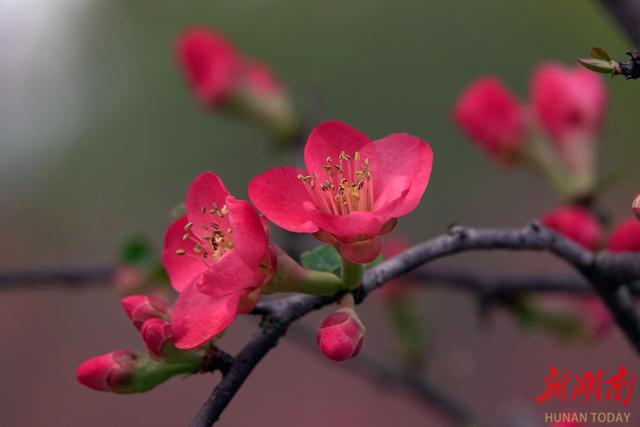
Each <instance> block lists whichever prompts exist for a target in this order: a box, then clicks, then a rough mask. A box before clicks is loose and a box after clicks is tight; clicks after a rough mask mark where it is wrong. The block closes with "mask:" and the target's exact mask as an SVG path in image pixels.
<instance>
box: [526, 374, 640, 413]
mask: <svg viewBox="0 0 640 427" xmlns="http://www.w3.org/2000/svg"><path fill="white" fill-rule="evenodd" d="M572 376H573V378H575V381H574V382H573V389H572V392H571V393H569V390H571V388H570V387H571V386H570V383H571V378H572ZM635 383H636V374H631V373H630V372H629V371H628V370H627V369H626V368H625V367H624V365H620V369H619V370H618V373H617V374H615V375H613V376H612V377H610V378H607V379H604V371H603V370H602V369H600V370H598V371H595V372H592V371H591V370H587V371H586V372H585V373H584V374H583V375H580V374H576V375H572V373H571V372H566V373H561V372H560V371H559V370H558V369H557V368H556V367H555V366H551V372H550V373H549V375H548V376H547V378H546V379H545V380H544V384H545V385H546V386H547V389H546V390H545V391H544V392H543V393H542V394H540V395H539V396H537V397H536V398H535V401H536V402H537V403H538V404H543V403H545V402H547V401H549V400H551V399H557V400H561V401H565V400H571V401H578V400H583V401H584V402H585V403H588V402H589V401H592V400H596V401H601V400H603V398H604V399H605V400H607V401H616V402H620V403H623V404H624V405H625V406H629V404H630V403H631V398H632V397H633V388H634V387H635Z"/></svg>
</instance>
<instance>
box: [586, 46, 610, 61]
mask: <svg viewBox="0 0 640 427" xmlns="http://www.w3.org/2000/svg"><path fill="white" fill-rule="evenodd" d="M589 53H590V54H591V57H592V58H594V59H602V60H605V61H611V57H610V56H609V54H608V53H607V51H606V50H604V49H603V48H601V47H592V48H591V52H589Z"/></svg>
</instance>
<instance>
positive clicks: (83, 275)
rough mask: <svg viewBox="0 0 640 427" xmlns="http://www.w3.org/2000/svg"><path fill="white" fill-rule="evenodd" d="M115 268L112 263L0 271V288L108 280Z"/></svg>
mask: <svg viewBox="0 0 640 427" xmlns="http://www.w3.org/2000/svg"><path fill="white" fill-rule="evenodd" d="M115 270H116V268H115V267H114V266H112V265H96V266H88V267H73V266H66V267H65V266H52V267H42V268H35V269H34V268H30V269H23V270H14V271H0V288H1V289H13V288H15V289H25V287H24V285H30V287H31V286H32V285H37V286H50V285H52V284H53V285H59V286H64V287H72V288H76V287H80V286H85V285H87V284H101V283H107V282H110V281H111V280H112V278H113V274H114V273H115Z"/></svg>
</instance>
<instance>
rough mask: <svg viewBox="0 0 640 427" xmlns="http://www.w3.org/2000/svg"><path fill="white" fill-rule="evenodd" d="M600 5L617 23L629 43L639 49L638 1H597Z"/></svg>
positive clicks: (639, 7) (639, 3)
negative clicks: (627, 37) (628, 39)
mask: <svg viewBox="0 0 640 427" xmlns="http://www.w3.org/2000/svg"><path fill="white" fill-rule="evenodd" d="M599 1H600V4H601V5H602V6H603V7H604V8H605V9H606V10H607V12H609V14H610V15H611V16H612V17H613V18H614V19H615V20H616V21H617V22H618V24H619V25H620V27H622V29H623V30H624V31H625V32H626V33H627V36H629V38H630V39H631V41H632V42H633V43H634V44H635V45H636V47H640V1H639V0H599Z"/></svg>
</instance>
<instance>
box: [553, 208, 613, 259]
mask: <svg viewBox="0 0 640 427" xmlns="http://www.w3.org/2000/svg"><path fill="white" fill-rule="evenodd" d="M542 222H543V223H544V225H545V226H547V227H549V228H551V229H552V230H555V231H556V232H558V233H560V234H562V235H564V236H566V237H568V238H569V239H571V240H573V241H574V242H576V243H578V244H579V245H581V246H583V247H585V248H587V249H590V250H596V249H598V248H599V246H600V244H601V243H602V235H603V231H602V227H601V226H600V222H599V221H598V219H597V218H595V217H594V216H593V215H592V214H591V213H590V212H589V211H588V210H586V209H584V208H582V207H579V206H567V207H564V208H560V209H556V210H554V211H553V212H549V213H548V214H546V215H545V216H544V218H543V219H542Z"/></svg>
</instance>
